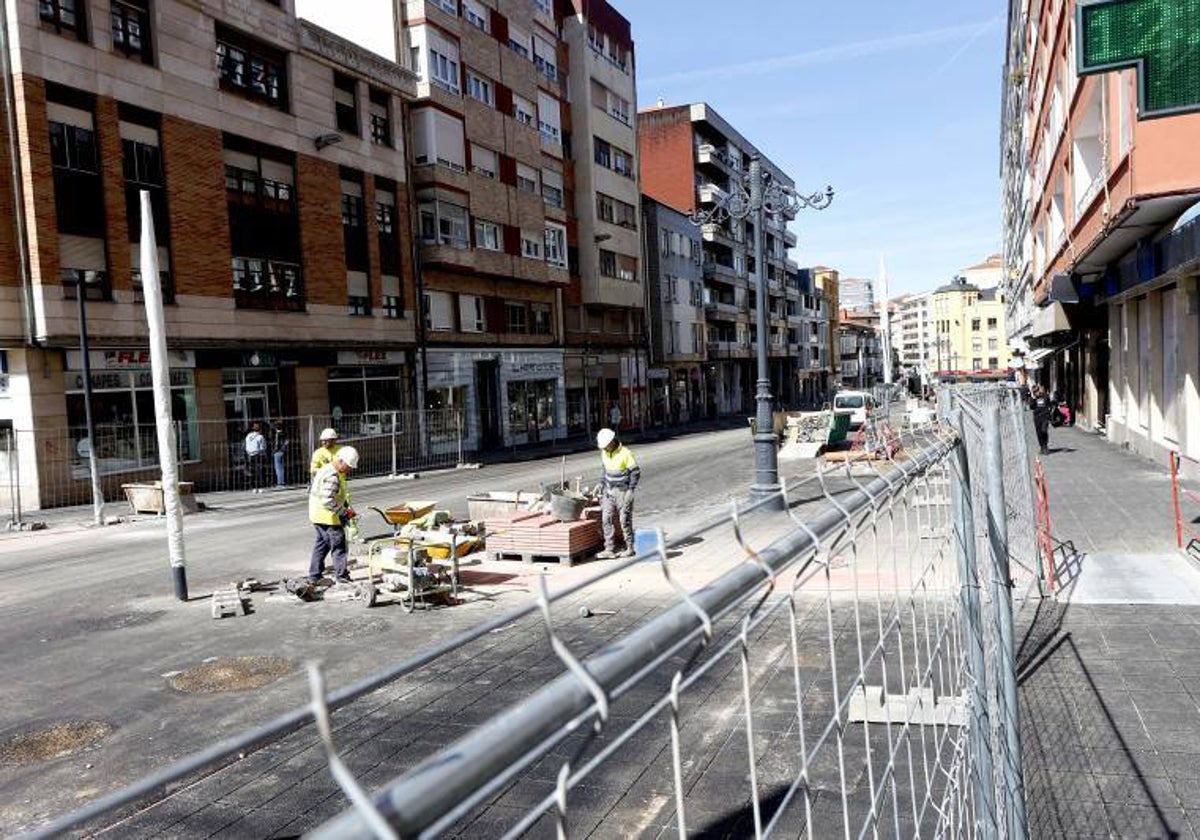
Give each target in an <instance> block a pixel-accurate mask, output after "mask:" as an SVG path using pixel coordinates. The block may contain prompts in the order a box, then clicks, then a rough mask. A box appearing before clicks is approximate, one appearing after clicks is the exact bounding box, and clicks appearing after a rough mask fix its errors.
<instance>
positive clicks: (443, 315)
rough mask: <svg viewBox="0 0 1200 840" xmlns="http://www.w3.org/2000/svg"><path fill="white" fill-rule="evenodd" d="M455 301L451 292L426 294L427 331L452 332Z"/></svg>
mask: <svg viewBox="0 0 1200 840" xmlns="http://www.w3.org/2000/svg"><path fill="white" fill-rule="evenodd" d="M453 311H454V310H453V301H452V299H451V297H450V293H449V292H426V293H425V329H427V330H431V331H433V332H450V331H451V330H453V329H454V320H453V318H452V317H451V315H452V313H453Z"/></svg>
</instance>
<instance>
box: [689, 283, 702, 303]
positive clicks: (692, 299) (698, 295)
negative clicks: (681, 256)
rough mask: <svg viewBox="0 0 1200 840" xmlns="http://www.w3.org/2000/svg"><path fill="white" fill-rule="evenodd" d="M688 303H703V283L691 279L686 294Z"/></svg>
mask: <svg viewBox="0 0 1200 840" xmlns="http://www.w3.org/2000/svg"><path fill="white" fill-rule="evenodd" d="M688 303H690V304H691V305H692V306H703V305H704V284H703V283H697V282H695V281H692V284H691V292H690V294H689V295H688Z"/></svg>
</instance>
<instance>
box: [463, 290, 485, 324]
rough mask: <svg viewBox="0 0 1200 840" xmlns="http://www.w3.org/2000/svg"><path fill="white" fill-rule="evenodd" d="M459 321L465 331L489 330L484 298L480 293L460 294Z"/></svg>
mask: <svg viewBox="0 0 1200 840" xmlns="http://www.w3.org/2000/svg"><path fill="white" fill-rule="evenodd" d="M458 323H459V328H460V329H461V330H462V331H463V332H473V333H481V332H487V321H486V319H485V318H484V305H483V298H481V297H480V296H479V295H459V296H458Z"/></svg>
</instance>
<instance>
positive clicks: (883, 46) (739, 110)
mask: <svg viewBox="0 0 1200 840" xmlns="http://www.w3.org/2000/svg"><path fill="white" fill-rule="evenodd" d="M610 2H611V3H613V5H615V6H616V7H617V8H618V9H619V10H620V11H621V12H622V14H624V15H625V16H626V17H627V18H629V20H630V21H631V23H632V24H633V37H634V39H635V41H636V45H637V62H638V98H639V106H640V107H643V108H644V107H646V106H648V105H651V104H653V103H654V102H655V101H656V100H657V99H658V98H659V97H662V98H663V99H664V100H665V101H666V102H667V103H668V104H682V103H685V102H696V101H705V102H708V103H709V104H710V105H712V106H713V107H714V108H716V109H717V111H718V112H720V113H721V114H722V115H723V116H724V117H725V118H726V119H727V120H728V121H729V122H730V123H731V124H732V125H734V126H735V127H736V128H737V129H738V130H739V131H741V132H742V134H743V135H745V136H746V137H747V138H748V139H749V140H750V141H751V142H752V143H754V144H755V145H756V146H758V147H759V148H760V149H762V151H763V152H764V153H766V154H767V155H768V156H769V157H770V158H771V159H772V160H774V161H775V162H776V163H777V164H779V165H780V166H782V167H783V169H784V170H785V171H787V172H789V173H790V174H791V175H792V177H793V178H795V179H796V187H797V189H799V190H802V191H804V192H813V191H816V190H818V189H822V188H824V186H825V185H826V184H832V185H833V187H834V189H835V190H836V191H837V198H836V199H835V200H834V203H833V206H832V207H830V208H829V209H828V210H824V211H821V212H819V213H817V212H812V211H805V212H802V213H801V214H800V216H799V217H798V218H797V219H796V221H795V222H793V225H792V229H793V230H794V231H796V233H797V235H798V236H799V239H800V244H799V248H797V249H796V250H795V251H794V253H793V257H794V259H796V261H797V262H799V263H800V264H801V265H815V264H824V265H830V266H833V267H834V268H838V269H840V270H841V271H842V273H843V274H844V275H846V276H857V277H862V276H866V277H875V276H876V275H877V274H878V269H879V258H880V256H881V255H882V256H883V257H884V258H885V259H886V262H887V273H888V279H889V283H890V287H891V293H892V294H893V295H894V294H897V293H899V292H905V291H923V290H925V289H931V288H934V287H935V286H938V285H941V284H942V283H943V282H945V281H946V280H947V279H949V278H950V277H952V276H953V275H954V273H955V272H956V271H957V270H958V269H960V268H963V267H965V266H968V265H973V264H974V263H977V262H980V261H982V260H983V258H984V257H986V256H987V255H988V254H991V253H994V252H996V251H998V250H999V249H1000V214H999V200H1000V186H999V163H998V159H999V148H998V147H999V134H1000V127H999V123H1000V79H1001V75H1002V66H1003V61H1004V45H1003V41H1004V14H1005V11H1006V8H1007V6H1006V3H1005V0H902V2H897V0H740V2H738V3H733V2H729V0H691V2H686V1H685V0H610ZM296 6H297V11H298V12H299V13H300V15H302V16H305V17H309V18H310V19H312V20H314V21H316V22H318V23H321V24H323V25H325V26H328V27H329V28H331V29H333V30H335V31H338V32H342V33H344V34H346V35H348V36H349V37H351V38H353V39H354V40H356V41H358V42H359V43H361V44H363V45H364V46H367V47H368V48H371V49H375V50H376V51H377V52H380V53H382V54H384V55H388V56H392V57H394V56H393V54H394V42H393V41H392V38H391V32H390V26H389V22H388V20H389V15H388V14H387V9H388V8H389V7H390V0H389V2H382V0H339V2H336V3H335V2H332V0H297V4H296ZM381 11H382V12H384V14H383V15H382V16H380V14H379V13H380V12H381ZM878 293H879V292H878V290H877V291H876V294H877V295H878Z"/></svg>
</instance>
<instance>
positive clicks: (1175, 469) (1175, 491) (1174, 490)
mask: <svg viewBox="0 0 1200 840" xmlns="http://www.w3.org/2000/svg"><path fill="white" fill-rule="evenodd" d="M1167 460H1168V461H1170V462H1171V502H1172V504H1174V506H1175V545H1176V547H1178V548H1183V513H1182V512H1181V511H1180V508H1179V453H1178V452H1168V453H1167Z"/></svg>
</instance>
